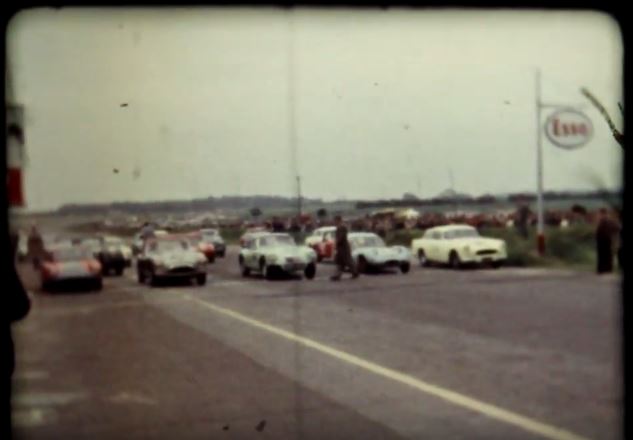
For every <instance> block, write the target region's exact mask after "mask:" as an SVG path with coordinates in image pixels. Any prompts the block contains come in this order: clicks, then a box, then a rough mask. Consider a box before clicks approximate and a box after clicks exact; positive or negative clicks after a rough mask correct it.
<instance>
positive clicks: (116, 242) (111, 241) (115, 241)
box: [104, 237, 123, 246]
mask: <svg viewBox="0 0 633 440" xmlns="http://www.w3.org/2000/svg"><path fill="white" fill-rule="evenodd" d="M104 241H105V243H106V244H108V245H110V246H121V245H122V244H123V240H121V239H120V238H118V237H106V238H105V240H104Z"/></svg>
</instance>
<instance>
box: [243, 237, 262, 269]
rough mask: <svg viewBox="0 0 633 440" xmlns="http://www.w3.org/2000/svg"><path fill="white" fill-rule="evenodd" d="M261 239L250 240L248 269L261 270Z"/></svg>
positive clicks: (247, 259)
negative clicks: (259, 262)
mask: <svg viewBox="0 0 633 440" xmlns="http://www.w3.org/2000/svg"><path fill="white" fill-rule="evenodd" d="M260 240H261V239H259V238H257V239H252V240H249V242H248V243H247V246H248V256H247V257H246V261H247V263H248V267H250V268H251V269H259V264H258V260H259V252H258V250H259V247H260V243H259V241H260Z"/></svg>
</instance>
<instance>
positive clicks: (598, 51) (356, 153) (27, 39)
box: [6, 8, 623, 210]
mask: <svg viewBox="0 0 633 440" xmlns="http://www.w3.org/2000/svg"><path fill="white" fill-rule="evenodd" d="M6 41H7V45H8V46H7V51H8V52H7V56H8V59H9V69H10V72H9V74H10V77H11V93H12V94H13V97H14V100H15V101H16V102H18V103H19V104H22V105H23V106H24V109H25V121H24V130H25V138H26V147H25V148H26V155H27V161H26V163H25V165H24V176H25V177H24V179H25V182H24V185H25V198H26V203H27V208H28V209H29V210H46V209H54V208H56V207H58V206H59V205H61V204H65V203H95V202H110V201H143V200H174V199H191V198H198V197H208V196H222V195H254V194H262V195H264V194H265V195H281V196H294V195H296V193H297V176H300V178H301V192H302V194H303V196H305V197H314V198H323V199H324V200H333V199H342V198H344V199H359V198H360V199H379V198H400V197H402V195H403V193H405V192H410V193H413V194H416V195H417V196H419V197H432V196H435V195H437V194H438V193H440V192H442V191H443V190H445V189H447V188H448V187H449V186H450V185H451V177H450V176H451V175H452V176H453V178H452V180H453V182H454V188H455V190H457V191H458V192H465V193H469V194H472V195H475V196H476V195H481V194H485V193H493V194H498V193H508V192H514V191H536V187H537V178H536V175H537V166H536V152H537V133H538V128H537V127H538V125H537V111H536V101H537V94H536V72H537V70H539V71H540V72H541V99H542V101H543V102H545V103H547V104H553V105H565V106H577V107H576V108H578V109H580V110H581V111H582V112H584V113H585V114H586V115H587V117H589V118H590V120H591V121H592V122H593V128H594V134H593V137H592V139H591V140H590V142H588V143H587V144H586V145H585V146H583V147H581V148H578V149H575V150H564V149H561V148H558V147H556V146H554V145H553V144H551V143H549V141H547V139H546V137H545V136H543V182H544V188H545V190H569V189H572V190H573V189H592V188H595V187H596V185H598V184H600V185H604V186H605V187H608V188H612V189H616V188H619V187H620V186H621V173H622V170H621V163H622V151H621V147H620V146H619V145H618V144H617V143H616V142H615V141H614V139H613V137H612V135H611V132H610V130H609V128H608V126H607V124H606V123H605V121H604V120H603V119H602V118H601V116H600V114H599V113H598V112H597V111H596V110H595V109H594V108H593V107H592V106H591V105H590V104H589V102H588V101H587V100H586V99H585V98H584V97H583V96H582V95H581V94H580V92H579V90H580V88H581V87H587V88H588V89H589V90H591V92H592V93H593V94H594V95H595V96H596V97H598V99H599V100H600V101H601V102H602V103H603V104H604V106H605V107H606V108H607V110H608V112H609V113H610V114H611V115H612V117H613V119H614V122H615V124H616V126H618V127H622V116H621V113H620V111H619V109H618V102H621V101H622V61H623V45H622V41H621V35H620V30H619V27H618V24H617V22H615V21H614V20H612V19H611V18H610V17H609V16H607V15H604V14H601V13H597V12H581V11H574V12H572V11H500V10H494V11H484V10H480V11H475V10H470V11H461V10H444V11H424V10H417V11H416V10H405V9H390V10H362V9H352V10H345V9H335V10H334V9H332V10H328V9H319V10H317V9H298V10H291V11H289V10H281V9H275V8H252V9H246V8H243V9H228V8H196V9H193V8H183V9H166V8H159V9H154V10H152V9H129V8H125V9H118V10H117V9H57V10H54V9H31V10H25V11H23V12H21V13H19V14H18V15H16V16H15V17H14V18H13V20H12V21H11V22H10V24H9V27H8V29H7V40H6ZM554 110H555V109H553V108H546V109H544V110H543V111H542V112H541V113H542V114H541V120H540V125H542V124H544V122H545V120H546V118H547V117H548V116H549V115H550V114H551V113H552V112H553V111H554Z"/></svg>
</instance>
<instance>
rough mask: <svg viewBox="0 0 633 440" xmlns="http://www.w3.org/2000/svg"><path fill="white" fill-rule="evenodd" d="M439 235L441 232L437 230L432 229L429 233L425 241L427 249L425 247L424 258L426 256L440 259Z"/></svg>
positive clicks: (430, 258)
mask: <svg viewBox="0 0 633 440" xmlns="http://www.w3.org/2000/svg"><path fill="white" fill-rule="evenodd" d="M441 237H442V233H441V232H439V231H432V232H431V234H430V235H429V237H428V241H427V242H426V243H428V244H427V245H426V247H427V249H425V252H426V258H428V259H429V260H432V261H442V260H441V252H440V250H441V249H440V246H441Z"/></svg>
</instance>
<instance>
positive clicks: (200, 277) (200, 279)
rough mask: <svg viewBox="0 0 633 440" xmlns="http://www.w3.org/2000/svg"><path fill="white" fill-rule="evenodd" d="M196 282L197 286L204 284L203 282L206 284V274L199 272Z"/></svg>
mask: <svg viewBox="0 0 633 440" xmlns="http://www.w3.org/2000/svg"><path fill="white" fill-rule="evenodd" d="M196 282H197V283H198V285H199V286H204V285H205V284H207V274H206V273H201V274H199V275H197V276H196Z"/></svg>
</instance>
